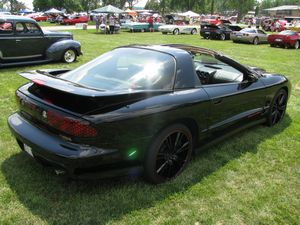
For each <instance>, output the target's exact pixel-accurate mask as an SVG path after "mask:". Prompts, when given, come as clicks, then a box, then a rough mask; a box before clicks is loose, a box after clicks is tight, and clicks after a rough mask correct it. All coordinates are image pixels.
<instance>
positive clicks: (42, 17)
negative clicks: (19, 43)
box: [26, 13, 48, 22]
mask: <svg viewBox="0 0 300 225" xmlns="http://www.w3.org/2000/svg"><path fill="white" fill-rule="evenodd" d="M26 17H29V18H31V19H34V20H35V21H37V22H40V21H47V19H48V16H47V15H45V14H37V13H33V14H29V15H27V16H26Z"/></svg>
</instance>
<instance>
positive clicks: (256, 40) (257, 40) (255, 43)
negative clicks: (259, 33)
mask: <svg viewBox="0 0 300 225" xmlns="http://www.w3.org/2000/svg"><path fill="white" fill-rule="evenodd" d="M253 44H254V45H258V44H259V39H258V37H255V38H254V39H253Z"/></svg>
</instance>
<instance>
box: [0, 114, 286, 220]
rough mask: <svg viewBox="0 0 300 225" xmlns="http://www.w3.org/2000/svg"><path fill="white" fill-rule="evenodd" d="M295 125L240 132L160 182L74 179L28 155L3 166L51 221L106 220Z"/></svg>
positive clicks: (20, 192) (27, 202)
mask: <svg viewBox="0 0 300 225" xmlns="http://www.w3.org/2000/svg"><path fill="white" fill-rule="evenodd" d="M290 123H291V118H290V117H289V115H286V116H285V119H284V120H283V121H282V122H281V123H280V124H278V125H277V126H275V127H272V128H268V127H265V126H255V127H253V128H250V129H247V130H245V131H243V132H239V133H238V134H237V135H234V136H232V137H230V139H229V140H226V141H222V142H220V143H219V144H217V145H215V146H213V147H211V148H210V149H209V150H205V151H203V152H202V153H200V154H199V155H197V156H196V157H195V158H194V160H193V161H192V162H191V163H190V165H189V166H188V168H187V170H186V171H185V172H184V173H183V174H182V175H181V176H179V177H178V178H176V179H175V180H173V181H171V182H168V183H166V184H161V185H156V186H155V185H150V184H147V183H145V182H144V181H143V180H142V179H137V178H135V179H133V178H128V177H124V178H118V179H110V180H98V181H71V180H67V179H63V178H61V177H57V176H55V175H54V174H53V173H50V172H49V170H48V169H46V168H43V167H41V166H39V165H38V164H37V163H34V162H33V160H32V159H30V158H29V157H27V155H25V154H24V153H19V154H16V155H14V156H12V157H10V158H8V159H7V160H5V161H4V162H3V164H2V168H1V169H2V171H3V174H4V175H5V177H6V180H7V182H8V184H9V185H10V187H11V189H12V190H13V191H14V192H15V193H16V195H17V196H18V198H19V200H20V202H21V203H22V204H23V205H24V206H25V207H27V208H28V210H30V211H31V212H32V213H33V214H34V215H37V216H38V217H40V218H41V219H42V220H44V221H46V222H47V223H49V224H60V225H61V224H104V223H107V222H109V221H113V220H116V219H120V218H121V217H122V216H124V215H125V214H127V213H130V212H132V211H136V210H140V209H145V208H149V207H152V206H153V205H155V204H156V203H157V202H159V201H161V200H163V199H165V198H167V197H169V196H171V195H173V194H175V193H179V192H184V191H186V190H187V189H188V188H189V187H190V186H193V185H194V184H196V183H199V182H201V180H202V179H203V178H205V177H207V176H209V175H210V174H211V173H213V172H215V171H217V170H219V169H220V168H222V167H223V166H224V165H225V164H227V163H228V162H230V161H232V160H234V159H237V158H239V157H241V156H242V155H244V154H245V153H249V152H250V153H253V154H255V153H256V152H257V149H258V146H259V144H260V143H261V142H263V141H265V140H266V139H269V138H271V137H273V136H275V135H277V134H279V133H281V132H282V131H283V130H284V129H285V128H287V127H288V126H289V124H290Z"/></svg>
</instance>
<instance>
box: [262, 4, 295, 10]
mask: <svg viewBox="0 0 300 225" xmlns="http://www.w3.org/2000/svg"><path fill="white" fill-rule="evenodd" d="M264 10H266V11H279V10H300V6H299V5H282V6H278V7H274V8H269V9H264Z"/></svg>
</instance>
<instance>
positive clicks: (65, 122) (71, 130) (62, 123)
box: [46, 111, 97, 137]
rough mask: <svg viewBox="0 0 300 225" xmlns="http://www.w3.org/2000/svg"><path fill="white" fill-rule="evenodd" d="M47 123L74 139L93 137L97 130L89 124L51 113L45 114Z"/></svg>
mask: <svg viewBox="0 0 300 225" xmlns="http://www.w3.org/2000/svg"><path fill="white" fill-rule="evenodd" d="M46 118H47V123H48V124H49V125H50V126H51V127H53V128H55V129H57V130H59V131H62V132H64V133H66V134H69V135H72V136H76V137H95V136H97V130H96V129H95V128H94V127H92V126H91V125H90V123H89V122H87V121H83V120H79V119H74V118H71V117H66V116H63V115H61V114H59V113H55V112H52V111H48V112H47V116H46Z"/></svg>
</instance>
